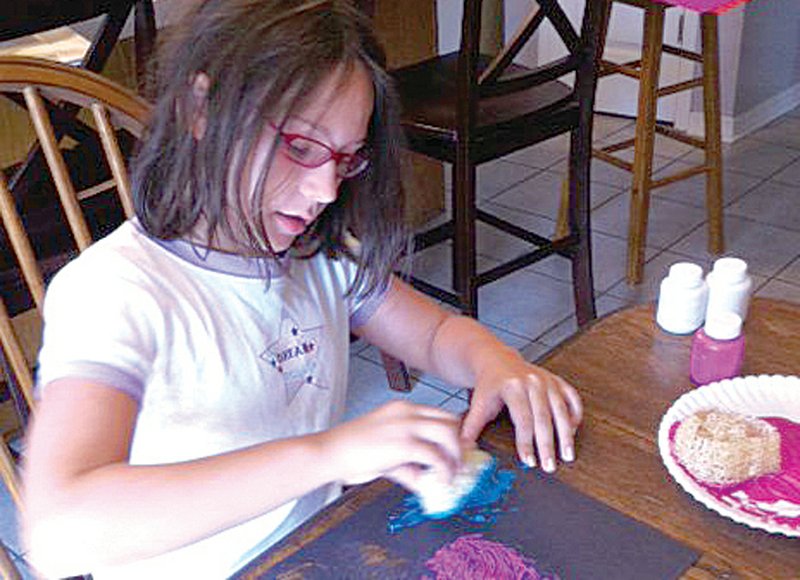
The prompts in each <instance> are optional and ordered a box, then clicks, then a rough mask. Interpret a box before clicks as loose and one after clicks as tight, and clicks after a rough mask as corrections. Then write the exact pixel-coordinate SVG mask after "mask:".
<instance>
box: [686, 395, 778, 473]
mask: <svg viewBox="0 0 800 580" xmlns="http://www.w3.org/2000/svg"><path fill="white" fill-rule="evenodd" d="M674 450H675V455H676V456H677V458H678V461H679V462H680V463H681V464H682V465H683V466H684V467H685V468H686V469H687V470H688V471H689V473H691V474H692V475H693V476H694V477H695V478H697V479H698V480H700V481H702V482H705V483H708V484H711V485H731V484H736V483H740V482H742V481H745V480H748V479H751V478H754V477H758V476H760V475H766V474H769V473H774V472H776V471H780V469H781V441H780V434H779V433H778V430H777V429H776V428H775V427H773V426H772V425H770V424H769V423H767V422H766V421H764V420H763V419H759V418H757V417H748V416H745V415H740V414H738V413H725V412H722V411H713V410H712V411H700V412H698V413H696V414H694V415H692V416H690V417H687V418H686V419H685V420H684V421H682V422H681V424H680V425H679V426H678V429H677V431H676V432H675V447H674Z"/></svg>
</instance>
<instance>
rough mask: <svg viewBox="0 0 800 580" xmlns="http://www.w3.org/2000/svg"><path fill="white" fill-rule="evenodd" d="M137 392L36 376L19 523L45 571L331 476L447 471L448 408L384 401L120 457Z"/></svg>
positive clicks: (193, 528) (242, 509)
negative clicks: (279, 427) (226, 449)
mask: <svg viewBox="0 0 800 580" xmlns="http://www.w3.org/2000/svg"><path fill="white" fill-rule="evenodd" d="M137 413H138V406H137V403H136V402H135V401H134V400H133V399H132V398H130V397H129V396H128V395H126V394H124V393H123V392H121V391H119V390H116V389H113V388H110V387H108V386H106V385H100V384H92V383H88V382H85V381H82V380H78V379H62V380H59V381H56V382H54V383H52V384H50V385H48V386H47V388H46V389H45V390H44V396H43V397H42V400H41V401H40V403H39V404H38V406H37V409H36V414H35V418H34V420H33V422H32V425H31V427H30V431H29V438H28V443H27V448H26V462H25V466H24V495H25V510H24V513H23V528H24V535H25V539H26V542H27V544H28V548H29V550H30V554H31V559H32V562H33V564H34V565H35V566H36V567H37V568H38V569H40V571H42V572H43V573H45V574H46V575H47V576H54V577H63V576H71V575H75V574H81V573H86V572H87V571H91V569H93V568H97V567H100V566H107V565H110V564H118V563H122V562H126V561H130V560H134V559H140V558H144V557H148V556H153V555H156V554H159V553H163V552H165V551H168V550H171V549H175V548H178V547H180V546H183V545H185V544H188V543H191V542H193V541H197V540H199V539H202V538H204V537H206V536H209V535H211V534H213V533H216V532H219V531H221V530H224V529H225V528H228V527H230V526H233V525H235V524H239V523H242V522H244V521H246V520H248V519H250V518H253V517H255V516H258V515H260V514H263V513H265V512H267V511H269V510H270V509H272V508H275V507H278V506H280V505H281V504H284V503H285V502H287V501H289V500H291V499H294V498H297V497H299V496H301V495H303V494H305V493H308V492H310V491H312V490H314V489H316V488H318V487H319V486H321V485H324V484H326V483H329V482H332V481H341V482H343V483H359V482H363V481H369V480H371V479H374V478H376V477H378V476H382V475H385V476H388V477H391V478H393V479H395V480H396V481H399V482H400V483H404V484H405V485H407V486H409V487H412V489H413V481H414V477H415V475H416V474H417V473H418V467H417V468H415V467H414V466H415V465H417V466H418V465H429V466H432V467H433V468H435V469H437V470H439V472H440V473H443V474H446V475H445V476H446V477H450V476H451V475H452V473H453V472H454V470H455V469H456V467H457V463H458V461H459V456H460V443H459V433H458V419H457V417H455V416H453V415H451V414H449V413H446V412H444V411H442V410H439V409H432V408H428V407H422V406H418V405H412V404H409V403H392V404H389V405H386V406H384V407H381V408H380V409H378V410H377V411H374V412H372V413H369V414H367V415H365V416H363V417H361V418H360V419H357V420H355V421H351V422H348V423H345V424H343V425H341V426H338V427H336V428H334V429H332V430H330V431H327V432H323V433H319V434H314V435H308V436H304V437H296V438H291V439H285V440H279V441H274V442H270V443H264V444H261V445H256V446H253V447H250V448H246V449H243V450H239V451H235V452H230V453H227V454H222V455H218V456H214V457H208V458H204V459H198V460H194V461H187V462H184V463H176V464H170V465H157V466H132V465H129V464H128V455H129V451H130V445H131V438H132V435H133V431H134V426H135V421H136V417H137Z"/></svg>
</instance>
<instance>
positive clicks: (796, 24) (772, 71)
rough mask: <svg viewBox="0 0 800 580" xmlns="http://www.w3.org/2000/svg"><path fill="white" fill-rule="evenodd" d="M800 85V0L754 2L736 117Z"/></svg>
mask: <svg viewBox="0 0 800 580" xmlns="http://www.w3.org/2000/svg"><path fill="white" fill-rule="evenodd" d="M799 84H800V6H798V2H797V0H753V2H751V3H750V4H748V5H746V6H745V12H744V28H743V30H742V46H741V58H740V60H739V75H738V81H737V85H736V105H735V107H734V112H735V114H736V115H739V114H742V113H746V112H747V111H750V110H752V109H753V108H754V107H757V106H758V105H759V104H761V103H763V102H765V101H767V100H769V99H774V98H776V97H778V96H779V95H781V94H782V93H785V92H786V91H792V90H795V91H796V90H797V86H798V85H799Z"/></svg>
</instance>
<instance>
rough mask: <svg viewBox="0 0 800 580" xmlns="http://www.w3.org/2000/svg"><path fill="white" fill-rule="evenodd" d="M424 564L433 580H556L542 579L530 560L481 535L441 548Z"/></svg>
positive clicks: (460, 539)
mask: <svg viewBox="0 0 800 580" xmlns="http://www.w3.org/2000/svg"><path fill="white" fill-rule="evenodd" d="M425 565H426V566H427V567H428V569H429V570H431V571H432V572H433V573H435V574H436V576H435V578H436V580H463V579H464V578H486V579H489V578H491V579H492V580H512V579H513V580H546V579H554V578H556V577H555V576H551V575H546V576H543V575H542V574H540V573H539V572H538V571H537V570H536V568H535V567H534V562H533V560H530V559H529V558H526V557H524V556H522V555H521V554H520V553H519V552H517V551H516V550H514V549H513V548H509V547H508V546H505V545H504V544H501V543H499V542H492V541H490V540H485V539H484V538H483V537H482V535H481V534H467V535H464V536H461V537H459V538H457V539H456V540H454V541H453V542H451V543H449V544H447V545H445V546H442V547H441V548H439V549H438V550H437V551H436V553H435V554H434V555H433V557H432V558H430V559H429V560H428V561H427V562H425Z"/></svg>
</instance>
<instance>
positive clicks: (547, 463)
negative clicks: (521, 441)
mask: <svg viewBox="0 0 800 580" xmlns="http://www.w3.org/2000/svg"><path fill="white" fill-rule="evenodd" d="M542 467H543V468H544V470H545V471H546V472H547V473H553V472H554V471H555V470H556V462H555V461H553V460H552V459H551V458H547V459H545V460H544V461H543V462H542Z"/></svg>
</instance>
